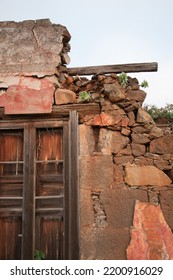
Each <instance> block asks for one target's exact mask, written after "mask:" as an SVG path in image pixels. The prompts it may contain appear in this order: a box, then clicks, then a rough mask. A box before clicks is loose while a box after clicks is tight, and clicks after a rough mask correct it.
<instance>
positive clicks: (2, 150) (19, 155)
mask: <svg viewBox="0 0 173 280" xmlns="http://www.w3.org/2000/svg"><path fill="white" fill-rule="evenodd" d="M22 195H23V131H22V130H2V131H1V132H0V259H6V260H13V259H21V233H22Z"/></svg>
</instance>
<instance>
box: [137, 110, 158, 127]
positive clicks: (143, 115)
mask: <svg viewBox="0 0 173 280" xmlns="http://www.w3.org/2000/svg"><path fill="white" fill-rule="evenodd" d="M137 122H138V123H144V124H145V123H152V124H153V125H154V121H153V119H152V117H151V116H150V115H149V114H148V113H147V112H146V111H145V110H144V109H143V108H139V109H138V114H137Z"/></svg>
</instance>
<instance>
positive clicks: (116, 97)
mask: <svg viewBox="0 0 173 280" xmlns="http://www.w3.org/2000/svg"><path fill="white" fill-rule="evenodd" d="M45 30H47V31H48V32H49V36H48V35H46V34H47V33H46V34H45V33H44V31H45ZM0 32H1V33H0V36H1V38H2V37H3V36H4V37H3V38H4V40H6V43H8V48H7V45H6V44H4V43H3V45H1V44H0V48H1V52H2V50H3V56H1V61H0V64H1V67H0V77H1V79H0V107H3V108H5V109H4V114H5V115H16V114H17V115H21V114H24V115H26V114H30V115H31V116H32V115H33V114H38V113H39V114H45V113H46V114H48V113H49V114H51V113H52V110H54V108H57V106H58V108H62V111H63V109H64V108H65V106H66V105H67V104H71V110H72V109H73V108H76V105H79V106H80V104H82V105H83V108H84V107H85V108H88V109H87V110H86V111H87V113H85V111H84V112H80V118H79V166H80V174H79V176H80V178H79V179H80V202H79V203H80V255H81V259H116V260H119V259H120V260H121V259H122V260H123V259H173V249H172V248H173V237H172V230H173V219H172V215H173V202H172V201H173V185H172V180H173V134H172V133H170V131H167V130H162V129H161V128H158V127H157V126H156V124H155V123H154V121H153V120H152V118H151V117H150V115H149V114H148V113H147V112H146V111H145V110H144V109H143V108H142V104H143V101H144V100H145V97H146V93H145V92H144V91H143V90H142V89H141V87H140V85H139V83H138V80H137V79H136V78H131V77H128V82H127V85H126V86H124V87H123V86H122V85H121V84H120V82H119V77H118V76H117V75H116V74H111V73H110V75H101V74H98V75H95V76H93V77H91V79H87V78H85V77H79V76H74V77H72V76H69V75H68V70H67V68H66V66H64V64H67V63H68V62H69V61H68V55H67V52H68V51H69V44H68V41H69V40H70V35H69V33H68V31H67V30H66V28H64V27H62V26H59V25H52V24H51V23H50V22H49V21H29V22H28V21H26V22H23V23H18V24H17V23H10V22H9V23H1V24H0ZM14 32H15V34H16V36H15V37H14V35H13V34H14ZM42 32H43V33H42ZM10 34H11V35H10ZM7 35H8V36H7ZM42 35H45V36H42ZM9 36H11V37H9ZM28 36H29V38H30V42H29V45H27V44H28V43H27V42H28V39H27V38H28ZM46 38H47V39H46ZM19 43H20V44H19ZM16 44H17V46H18V45H20V48H18V47H17V48H16V47H15V46H16ZM57 44H58V46H57ZM22 45H23V47H22ZM4 48H6V49H7V52H6V51H5V49H4ZM10 49H11V52H10ZM33 50H34V52H33ZM17 57H18V59H17ZM48 58H49V59H48ZM40 59H41V60H40ZM81 92H83V95H82V94H81ZM82 96H83V97H82ZM93 104H96V105H97V107H98V111H97V113H94V112H93V111H92V110H91V111H90V108H91V105H93ZM16 117H17V116H16Z"/></svg>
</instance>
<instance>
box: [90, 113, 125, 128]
mask: <svg viewBox="0 0 173 280" xmlns="http://www.w3.org/2000/svg"><path fill="white" fill-rule="evenodd" d="M120 121H121V116H120V115H117V116H114V115H110V114H105V113H101V114H99V115H95V116H94V119H93V124H92V125H95V126H111V125H112V126H113V125H115V124H118V123H119V122H120Z"/></svg>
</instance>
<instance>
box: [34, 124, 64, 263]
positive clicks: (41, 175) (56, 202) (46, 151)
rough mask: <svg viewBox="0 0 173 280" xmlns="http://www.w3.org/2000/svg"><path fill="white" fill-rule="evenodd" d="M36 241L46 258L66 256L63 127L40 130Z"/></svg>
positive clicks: (38, 134) (37, 166)
mask: <svg viewBox="0 0 173 280" xmlns="http://www.w3.org/2000/svg"><path fill="white" fill-rule="evenodd" d="M36 143H37V144H36V196H35V211H36V220H35V221H36V240H35V241H36V243H35V248H36V249H37V250H39V251H42V252H44V253H45V256H46V259H62V258H63V219H64V218H63V216H64V213H63V212H64V211H63V210H64V185H63V129H62V128H47V129H45V128H44V129H37V134H36Z"/></svg>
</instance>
